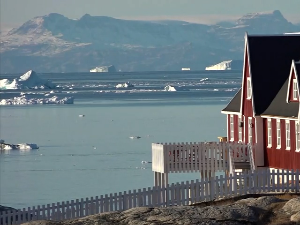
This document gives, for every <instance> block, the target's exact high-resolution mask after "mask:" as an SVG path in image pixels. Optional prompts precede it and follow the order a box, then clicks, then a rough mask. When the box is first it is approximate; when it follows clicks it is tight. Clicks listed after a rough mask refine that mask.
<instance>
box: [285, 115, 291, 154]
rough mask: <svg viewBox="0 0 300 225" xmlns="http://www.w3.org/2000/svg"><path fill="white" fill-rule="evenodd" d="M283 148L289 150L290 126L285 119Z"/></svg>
mask: <svg viewBox="0 0 300 225" xmlns="http://www.w3.org/2000/svg"><path fill="white" fill-rule="evenodd" d="M285 149H286V150H291V127H290V121H289V120H286V121H285Z"/></svg>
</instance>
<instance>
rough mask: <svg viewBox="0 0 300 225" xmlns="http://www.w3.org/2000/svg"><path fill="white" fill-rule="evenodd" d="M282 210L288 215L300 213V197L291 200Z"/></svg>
mask: <svg viewBox="0 0 300 225" xmlns="http://www.w3.org/2000/svg"><path fill="white" fill-rule="evenodd" d="M282 209H283V210H284V211H285V212H286V213H288V214H294V213H297V212H300V197H298V198H293V199H291V200H289V201H288V202H287V203H285V205H284V206H283V207H282Z"/></svg>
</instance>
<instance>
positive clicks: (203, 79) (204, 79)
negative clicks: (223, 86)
mask: <svg viewBox="0 0 300 225" xmlns="http://www.w3.org/2000/svg"><path fill="white" fill-rule="evenodd" d="M207 80H208V78H207V77H206V78H202V79H201V80H200V82H203V81H207Z"/></svg>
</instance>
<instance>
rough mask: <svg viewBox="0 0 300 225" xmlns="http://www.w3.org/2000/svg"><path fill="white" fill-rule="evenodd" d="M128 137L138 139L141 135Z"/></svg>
mask: <svg viewBox="0 0 300 225" xmlns="http://www.w3.org/2000/svg"><path fill="white" fill-rule="evenodd" d="M129 138H130V139H140V138H141V137H140V136H130V137H129Z"/></svg>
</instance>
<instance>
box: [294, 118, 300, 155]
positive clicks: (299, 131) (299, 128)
mask: <svg viewBox="0 0 300 225" xmlns="http://www.w3.org/2000/svg"><path fill="white" fill-rule="evenodd" d="M295 127H296V152H300V124H299V121H297V122H296V126H295Z"/></svg>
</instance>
